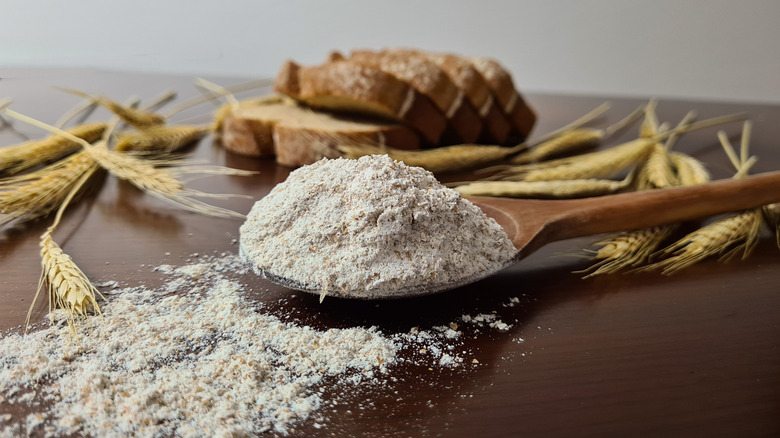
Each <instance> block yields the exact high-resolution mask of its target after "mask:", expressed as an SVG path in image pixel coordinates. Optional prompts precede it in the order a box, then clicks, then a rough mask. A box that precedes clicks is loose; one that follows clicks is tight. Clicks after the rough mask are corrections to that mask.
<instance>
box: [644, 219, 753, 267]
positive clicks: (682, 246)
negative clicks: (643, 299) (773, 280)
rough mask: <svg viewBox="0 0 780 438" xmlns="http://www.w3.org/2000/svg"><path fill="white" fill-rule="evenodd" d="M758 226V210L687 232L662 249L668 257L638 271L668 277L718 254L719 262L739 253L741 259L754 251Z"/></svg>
mask: <svg viewBox="0 0 780 438" xmlns="http://www.w3.org/2000/svg"><path fill="white" fill-rule="evenodd" d="M760 227H761V209H754V210H748V211H744V212H742V213H738V214H736V215H733V216H729V217H727V218H725V219H721V220H719V221H717V222H713V223H711V224H709V225H707V226H705V227H702V228H700V229H698V230H696V231H694V232H692V233H689V234H688V235H686V236H685V237H683V238H682V239H680V240H679V241H677V242H676V243H674V244H672V245H671V246H669V247H668V248H667V249H666V250H664V253H666V254H671V257H669V258H667V259H664V260H661V261H659V262H656V263H654V264H652V265H650V266H647V267H645V268H643V269H642V270H652V269H660V270H661V272H662V273H664V274H672V273H675V272H677V271H680V270H681V269H684V268H687V267H689V266H691V265H694V264H696V263H698V262H700V261H701V260H704V259H706V258H708V257H710V256H713V255H722V257H721V260H723V261H727V260H729V259H731V258H733V257H735V256H736V255H737V254H738V253H739V252H742V257H741V258H742V259H743V260H744V259H745V258H747V257H748V255H750V253H751V252H752V251H753V249H754V248H755V245H756V243H757V241H758V232H759V230H760Z"/></svg>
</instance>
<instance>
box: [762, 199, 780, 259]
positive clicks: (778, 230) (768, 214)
mask: <svg viewBox="0 0 780 438" xmlns="http://www.w3.org/2000/svg"><path fill="white" fill-rule="evenodd" d="M762 211H763V213H764V220H765V221H766V224H767V225H769V228H770V229H774V231H775V237H776V238H777V247H778V248H780V202H778V203H775V204H769V205H765V206H764V208H762Z"/></svg>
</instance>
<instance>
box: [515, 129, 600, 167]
mask: <svg viewBox="0 0 780 438" xmlns="http://www.w3.org/2000/svg"><path fill="white" fill-rule="evenodd" d="M604 136H605V131H604V130H601V129H593V128H578V129H573V130H571V131H568V132H565V133H563V134H561V135H560V136H558V137H555V138H553V139H551V140H548V141H546V142H544V143H540V144H539V145H537V146H534V147H533V148H531V149H530V150H528V151H526V152H524V153H522V154H519V155H517V156H515V157H513V158H512V159H511V160H509V162H510V163H511V164H525V163H532V162H534V161H541V160H546V159H548V158H550V157H554V156H556V155H564V154H569V153H572V152H576V151H579V150H582V149H587V148H591V147H595V146H598V145H599V144H600V143H601V141H602V140H603V139H604Z"/></svg>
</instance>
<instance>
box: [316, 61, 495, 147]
mask: <svg viewBox="0 0 780 438" xmlns="http://www.w3.org/2000/svg"><path fill="white" fill-rule="evenodd" d="M330 59H332V60H333V59H343V56H342V55H340V54H338V53H333V54H331V57H330ZM349 61H351V62H355V63H358V64H361V65H365V66H368V67H373V68H378V69H380V70H382V71H384V72H385V73H389V74H391V75H393V76H395V77H396V78H398V79H400V80H402V81H404V82H406V83H407V84H409V85H410V86H411V87H412V88H414V89H415V90H417V91H418V92H419V93H421V94H424V95H425V96H427V97H428V98H430V99H431V101H432V102H433V103H434V105H436V107H437V108H438V109H439V111H441V112H442V113H443V114H444V116H445V117H446V119H447V122H448V125H449V126H448V129H447V131H445V133H444V134H443V138H442V140H441V143H444V144H447V143H474V142H476V141H477V140H478V139H479V135H480V132H481V131H482V119H481V118H480V116H479V114H477V111H476V110H475V109H474V107H473V106H472V105H471V103H470V102H469V101H468V99H464V92H463V90H461V89H460V88H458V87H457V86H456V85H455V84H454V83H453V82H452V80H450V78H449V76H447V75H446V74H445V73H444V72H443V71H442V70H441V69H440V68H439V67H438V66H437V65H436V64H435V63H433V62H432V61H431V60H430V59H428V58H427V57H426V56H425V55H422V54H417V53H393V52H375V51H371V50H353V51H352V52H351V53H350V56H349Z"/></svg>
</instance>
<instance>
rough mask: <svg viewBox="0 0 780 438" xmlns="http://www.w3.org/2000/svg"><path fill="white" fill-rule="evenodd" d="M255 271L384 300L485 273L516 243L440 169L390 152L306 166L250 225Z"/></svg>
mask: <svg viewBox="0 0 780 438" xmlns="http://www.w3.org/2000/svg"><path fill="white" fill-rule="evenodd" d="M240 242H241V247H240V248H241V249H240V252H241V255H242V256H243V257H244V258H246V259H248V260H250V261H251V262H252V263H253V265H254V268H255V270H256V271H257V272H258V273H260V274H261V275H262V274H265V273H271V274H273V275H276V276H280V277H284V278H286V279H289V280H292V281H293V282H294V283H295V286H296V287H300V288H301V289H303V290H309V291H321V293H322V294H323V295H325V294H327V295H334V296H349V297H358V298H377V297H386V296H392V295H393V294H399V293H408V292H410V291H414V290H418V288H416V286H418V285H421V286H422V287H421V288H419V290H420V292H422V290H423V289H426V288H436V287H437V286H438V285H445V284H448V283H451V282H455V281H459V280H465V279H470V278H478V277H480V276H481V275H484V274H486V273H491V272H494V271H496V270H498V269H501V268H502V267H504V266H505V265H506V264H507V263H508V262H509V261H510V260H511V259H512V257H513V256H514V255H515V253H516V249H515V248H514V246H513V245H512V242H511V241H510V240H509V238H508V237H507V235H506V233H505V232H504V231H503V230H502V229H501V227H500V226H499V225H498V224H497V223H496V222H495V221H494V220H493V219H491V218H488V217H487V216H486V215H485V214H484V213H483V212H482V211H481V210H480V209H479V208H478V207H477V206H475V205H474V204H472V203H471V202H469V201H467V200H465V199H463V198H462V197H461V196H460V195H459V194H458V193H457V192H456V191H454V190H452V189H449V188H447V187H444V186H443V185H441V184H440V183H439V182H438V181H437V180H436V178H434V176H433V174H431V173H430V172H428V171H426V170H424V169H421V168H418V167H410V166H406V165H405V164H403V163H401V162H398V161H394V160H392V159H391V158H389V157H387V156H385V155H374V156H366V157H362V158H360V159H358V160H347V159H335V160H321V161H319V162H317V163H314V164H312V165H309V166H304V167H302V168H300V169H298V170H296V171H294V172H292V173H290V176H289V177H288V178H287V180H286V181H285V182H283V183H281V184H279V185H277V186H276V187H275V188H274V189H273V190H272V191H271V193H269V194H268V196H266V197H264V198H263V199H261V200H260V201H258V202H257V203H256V204H255V205H254V207H253V208H252V211H251V212H250V213H249V216H248V218H247V220H246V222H245V223H244V224H243V225H242V227H241V239H240Z"/></svg>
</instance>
